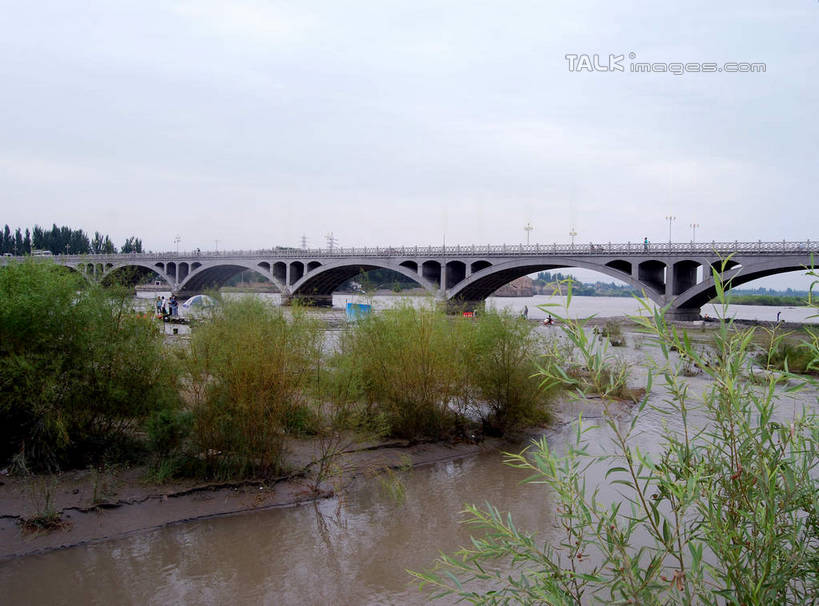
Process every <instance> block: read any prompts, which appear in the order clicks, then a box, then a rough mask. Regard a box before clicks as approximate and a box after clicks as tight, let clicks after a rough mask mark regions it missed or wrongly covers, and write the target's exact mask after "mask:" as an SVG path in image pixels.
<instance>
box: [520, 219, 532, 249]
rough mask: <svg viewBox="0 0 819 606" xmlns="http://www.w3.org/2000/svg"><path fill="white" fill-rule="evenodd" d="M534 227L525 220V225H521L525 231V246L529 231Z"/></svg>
mask: <svg viewBox="0 0 819 606" xmlns="http://www.w3.org/2000/svg"><path fill="white" fill-rule="evenodd" d="M533 229H534V227H532V224H531V223H530V222H528V221H527V222H526V225H524V226H523V231H525V232H526V246H529V233H530V232H531V231H532V230H533Z"/></svg>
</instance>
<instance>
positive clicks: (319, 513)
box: [0, 298, 818, 605]
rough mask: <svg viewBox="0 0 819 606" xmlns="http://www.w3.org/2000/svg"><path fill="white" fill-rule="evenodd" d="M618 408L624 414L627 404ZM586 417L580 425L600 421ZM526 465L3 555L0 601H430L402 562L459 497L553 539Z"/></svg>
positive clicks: (792, 399) (421, 478) (453, 534)
mask: <svg viewBox="0 0 819 606" xmlns="http://www.w3.org/2000/svg"><path fill="white" fill-rule="evenodd" d="M535 299H537V298H535ZM497 301H501V302H509V301H511V300H508V299H498V300H497ZM626 301H628V300H626ZM516 303H517V302H516ZM529 308H530V317H533V316H534V313H533V309H532V308H533V305H530V306H529ZM540 330H543V331H549V330H555V329H554V328H553V327H548V328H546V327H544V328H541V329H540ZM627 339H628V342H629V346H628V347H626V348H621V349H618V350H617V351H618V353H620V355H623V356H625V357H626V358H627V359H629V360H630V361H631V362H632V363H634V364H635V366H634V369H633V370H634V377H633V383H634V384H635V385H640V384H641V382H642V381H643V380H644V377H645V371H644V369H643V368H642V366H641V362H642V361H643V360H644V358H645V356H647V355H651V351H652V350H651V348H649V347H648V346H646V345H645V344H641V342H640V341H639V338H635V336H634V335H627ZM638 345H639V348H638ZM690 384H691V396H692V400H693V399H695V398H696V394H698V393H701V392H702V391H703V390H704V389H705V388H706V387H707V384H706V382H705V381H704V380H703V379H701V378H700V377H694V378H692V379H690ZM665 395H666V393H665V391H664V389H663V387H662V386H660V385H655V387H654V389H653V391H652V395H651V401H652V404H654V405H656V406H657V407H658V409H659V410H662V409H663V407H664V406H665V405H664V403H663V399H664V397H665ZM803 406H808V407H810V408H811V409H812V410H813V411H814V412H816V411H817V410H818V409H817V394H816V392H815V391H807V392H802V393H801V394H796V395H794V394H788V395H785V394H782V399H781V401H780V406H779V412H778V416H779V417H780V420H788V419H790V418H792V416H793V415H795V414H796V413H797V412H798V411H799V410H800V409H801V408H802V407H803ZM659 410H652V409H646V410H645V412H644V413H643V414H642V415H641V417H640V418H639V419H638V421H637V426H636V431H637V432H638V434H639V440H640V448H641V449H642V450H644V451H649V452H652V451H653V452H658V451H659V450H660V448H661V445H660V440H661V428H662V427H663V425H664V424H667V425H669V426H670V427H672V428H674V427H675V426H677V424H678V422H677V420H676V419H675V418H674V417H669V416H667V415H665V414H663V413H662V412H660V411H659ZM621 414H622V416H621V419H622V420H623V421H628V420H630V418H631V417H630V415H631V413H630V412H628V411H626V412H623V413H621ZM585 417H586V418H587V421H586V424H591V425H594V424H597V423H601V420H600V419H599V418H598V419H595V418H589V417H594V415H593V414H592V415H585ZM694 423H696V419H695V420H694ZM574 432H575V425H574V422H568V423H566V424H562V425H556V426H555V427H553V428H551V429H550V430H548V432H547V433H546V434H545V435H546V437H547V439H548V440H549V443H550V444H551V445H552V447H553V448H556V449H558V450H562V449H563V448H564V447H565V445H566V444H567V443H568V440H569V439H571V436H573V435H574ZM586 438H587V440H588V442H589V444H590V445H591V447H592V449H593V450H596V451H598V452H604V451H607V450H610V449H611V446H610V444H611V435H610V434H609V430H608V429H607V428H605V427H604V426H601V427H598V428H595V429H592V430H590V431H589V432H588V433H587V434H586ZM522 447H523V445H522V444H521V445H510V447H509V449H510V450H515V451H517V450H519V449H520V448H522ZM602 474H603V470H602V469H601V468H598V467H593V468H592V469H590V471H589V474H588V479H589V485H590V486H595V485H601V486H603V491H602V493H601V496H602V498H603V499H605V500H616V499H618V496H617V493H616V492H615V491H613V490H612V489H611V487H606V486H605V483H604V482H603V481H602V480H603V476H602ZM524 475H525V474H523V473H522V472H520V471H518V470H514V469H511V468H509V467H506V466H505V465H503V463H502V456H501V454H500V453H496V452H491V453H486V454H482V455H479V456H474V457H470V458H465V459H460V460H455V461H447V462H441V463H437V464H434V465H430V466H427V467H422V468H417V469H414V470H412V471H410V472H406V473H404V475H403V476H402V481H403V482H404V485H405V487H406V493H405V497H404V498H403V499H396V498H394V497H391V496H389V495H388V494H387V493H386V492H385V491H384V490H383V488H382V486H381V483H379V482H378V481H376V480H374V479H373V478H368V479H362V480H358V481H356V482H355V483H354V484H353V486H352V487H351V488H350V489H349V490H348V491H347V492H346V494H345V495H344V497H343V501H339V499H338V498H332V499H326V500H323V501H321V502H318V503H315V504H308V505H301V506H297V507H291V508H284V509H274V510H268V511H262V512H254V513H248V514H243V515H236V516H232V517H223V518H215V519H210V520H205V521H197V522H191V523H186V524H180V525H175V526H171V527H167V528H163V529H159V530H154V531H150V532H146V533H142V534H137V535H134V536H129V537H126V538H121V539H117V540H111V541H107V542H103V543H99V544H92V545H86V546H79V547H74V548H71V549H67V550H63V551H58V552H51V553H47V554H44V555H36V556H29V557H25V558H20V559H17V560H12V561H7V562H4V563H0V596H2V597H0V603H3V604H169V603H190V604H271V605H272V604H373V605H375V604H425V603H427V596H426V594H424V593H421V592H419V591H418V589H417V587H416V586H415V585H414V584H412V582H411V579H410V577H409V576H408V575H407V573H406V572H405V570H407V569H415V570H422V569H425V568H428V567H429V566H430V565H431V564H432V562H433V561H434V559H435V558H436V556H437V555H438V554H439V553H440V551H446V552H452V551H454V550H455V549H457V548H458V547H459V546H460V545H465V544H467V543H468V540H469V534H470V532H469V530H468V529H467V528H464V527H463V526H461V525H459V524H458V520H459V519H460V516H459V513H458V512H459V511H461V510H462V508H463V506H464V504H467V503H475V504H482V503H484V502H487V501H488V502H491V503H492V504H494V505H496V506H497V507H498V508H500V509H501V510H502V511H508V512H511V514H512V516H513V518H514V520H515V523H516V525H517V526H518V527H519V528H524V529H531V530H534V531H537V533H538V536H539V538H540V539H541V540H543V539H549V538H552V539H556V538H557V537H556V532H557V531H556V529H555V527H554V525H553V516H552V509H553V507H552V503H551V501H550V496H549V493H548V491H547V490H546V489H545V488H543V487H542V486H535V485H523V484H521V483H520V482H521V480H522V479H523V477H524ZM440 603H444V604H445V603H451V600H450V601H447V600H443V601H441V602H440Z"/></svg>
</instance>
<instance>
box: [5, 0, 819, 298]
mask: <svg viewBox="0 0 819 606" xmlns="http://www.w3.org/2000/svg"><path fill="white" fill-rule="evenodd" d="M0 8H2V13H0V14H2V19H1V20H0V87H1V88H0V91H2V95H1V96H0V109H2V111H0V195H2V198H1V199H2V213H0V222H2V223H8V224H9V225H12V226H17V225H22V226H30V225H34V224H35V223H39V224H42V225H49V226H50V225H51V223H52V222H56V223H57V224H68V225H72V226H74V227H82V228H84V229H86V230H91V231H93V230H95V229H98V230H100V231H103V232H107V233H110V234H111V236H112V237H113V239H114V241H115V242H116V243H117V244H121V243H122V241H124V239H125V238H126V237H127V236H129V235H131V234H136V235H138V236H141V237H142V238H143V241H144V244H145V246H146V247H147V248H149V249H153V250H170V249H173V248H174V246H175V245H174V243H173V239H174V236H175V235H176V234H179V235H180V236H181V238H182V244H181V246H182V248H186V249H192V248H197V247H199V248H202V249H212V248H213V247H214V246H215V242H216V240H219V248H220V249H221V248H262V247H265V248H266V247H270V246H275V245H298V244H299V242H300V239H301V236H302V234H306V236H307V238H308V243H309V244H310V245H313V246H319V245H323V244H324V234H326V233H328V232H330V231H332V232H334V234H335V236H336V237H337V239H338V241H339V243H340V244H341V245H342V246H364V245H367V246H369V245H379V244H389V245H402V244H407V245H409V244H437V243H440V242H441V241H442V239H443V238H444V234H445V237H446V241H447V243H452V244H455V243H461V244H472V243H493V244H500V243H504V242H506V243H517V242H521V241H524V240H525V232H524V230H523V226H524V225H525V224H526V222H527V221H531V223H532V224H533V225H534V228H535V229H534V231H533V232H532V235H531V238H532V242H536V241H537V242H553V241H557V242H567V241H568V240H569V231H570V229H571V226H572V225H574V226H575V228H576V231H577V232H578V234H579V235H578V237H577V239H578V240H579V241H582V242H589V241H592V242H607V241H613V242H617V241H619V242H624V241H633V242H634V241H641V240H642V238H643V237H644V236H647V237H648V238H649V239H651V240H652V241H665V240H667V239H668V223H667V222H666V221H665V219H664V217H665V216H666V215H669V214H672V215H675V216H676V217H677V220H676V222H675V223H674V224H673V225H672V236H673V239H674V240H675V241H688V240H690V239H691V230H690V228H689V225H690V224H691V223H699V224H701V227H700V228H699V229H698V230H697V240H708V241H710V240H737V239H738V240H758V239H762V240H781V239H783V238H787V239H791V240H793V239H808V238H810V239H819V229H817V226H819V221H817V219H819V203H817V189H819V188H818V187H817V186H819V170H818V169H817V168H818V167H819V162H817V148H818V147H819V77H817V74H818V73H819V2H817V1H816V0H788V1H780V2H772V1H769V2H761V1H755V0H743V1H741V2H738V1H737V2H734V1H729V2H720V3H714V2H706V1H699V0H691V1H689V2H686V3H684V4H683V3H662V2H648V1H646V2H616V3H615V2H610V1H583V2H581V1H578V2H572V3H570V2H544V1H542V0H539V1H533V2H526V1H520V0H519V1H516V2H506V3H501V2H476V1H470V2H424V1H419V0H413V1H412V2H398V1H396V2H379V1H376V0H370V1H369V2H308V1H305V2H298V3H296V2H287V3H284V2H281V3H277V2H262V1H259V2H247V1H243V0H232V1H231V2H215V1H210V0H191V1H189V2H173V1H165V2H152V1H151V0H140V1H138V2H137V1H134V2H130V1H128V2H125V1H123V2H111V1H106V2H103V1H95V0H90V1H87V2H67V1H65V0H61V1H56V2H47V1H41V2H31V3H21V2H6V1H3V0H0ZM567 53H573V54H582V53H587V54H593V53H598V54H600V55H601V57H602V60H603V62H605V63H607V62H608V56H609V54H614V55H624V56H625V59H624V60H623V61H622V62H621V63H622V65H623V66H624V68H625V72H623V73H620V72H609V73H603V72H599V71H595V72H586V71H584V72H574V73H572V72H570V71H569V62H568V61H567V59H566V58H565V55H566V54H567ZM629 53H634V54H635V55H636V58H635V59H634V61H645V62H650V63H655V62H682V63H690V62H713V63H716V64H718V65H719V66H723V64H724V63H726V62H748V63H757V62H762V63H764V64H765V73H726V72H719V73H699V74H697V73H686V74H682V75H674V74H671V73H652V74H646V73H630V72H629V69H630V64H631V63H632V60H631V59H630V58H629ZM770 280H773V281H768V282H766V284H767V285H774V286H776V285H779V284H785V282H783V281H782V280H785V278H784V277H780V278H778V279H770ZM791 282H793V283H794V285H800V286H801V285H802V284H803V283H804V280H798V281H794V280H793V279H790V280H789V281H788V283H791Z"/></svg>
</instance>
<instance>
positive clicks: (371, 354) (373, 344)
mask: <svg viewBox="0 0 819 606" xmlns="http://www.w3.org/2000/svg"><path fill="white" fill-rule="evenodd" d="M452 325H453V323H452V322H451V319H450V318H447V316H446V315H445V314H444V313H443V312H441V311H439V310H436V309H434V308H432V307H425V308H422V309H416V308H414V307H412V306H411V305H409V304H406V303H405V304H402V305H399V306H397V307H395V308H392V309H387V310H384V311H382V312H379V313H377V314H371V315H369V316H367V317H365V318H362V319H360V320H359V321H358V322H357V323H356V324H355V325H353V326H352V327H350V328H349V329H348V330H347V331H346V332H345V333H344V334H343V335H342V336H341V338H340V341H339V350H338V352H337V354H336V357H335V359H334V360H332V361H331V367H335V368H337V369H341V370H342V374H341V375H340V376H339V374H337V376H336V378H335V379H334V381H333V382H334V384H335V385H341V386H345V387H343V388H342V389H341V391H340V392H339V395H340V396H341V397H342V398H344V399H346V400H347V402H350V401H359V402H361V403H363V405H364V409H365V413H364V414H365V416H366V417H370V418H373V417H376V418H377V417H379V416H383V418H384V419H386V421H387V425H388V428H389V429H388V432H389V433H390V434H391V435H394V436H398V437H405V438H410V439H417V438H432V439H440V438H443V437H445V436H448V435H450V434H451V432H452V430H453V428H454V427H455V412H454V411H453V409H452V408H451V407H450V406H449V403H450V401H452V400H453V399H454V398H455V397H456V395H457V386H458V385H459V380H460V364H459V357H458V354H457V339H456V338H453V334H452V332H451V329H452Z"/></svg>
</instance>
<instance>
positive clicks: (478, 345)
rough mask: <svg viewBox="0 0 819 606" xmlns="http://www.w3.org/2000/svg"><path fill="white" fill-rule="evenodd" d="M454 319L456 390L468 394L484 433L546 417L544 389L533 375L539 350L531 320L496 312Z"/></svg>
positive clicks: (533, 422) (506, 430) (505, 429)
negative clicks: (457, 362) (459, 378)
mask: <svg viewBox="0 0 819 606" xmlns="http://www.w3.org/2000/svg"><path fill="white" fill-rule="evenodd" d="M460 322H461V323H462V324H463V329H462V330H461V331H460V333H459V338H460V340H461V343H460V347H459V349H460V355H461V364H462V368H461V372H462V373H463V388H462V393H464V394H466V395H468V396H469V397H471V398H472V399H473V401H474V402H473V405H474V407H475V408H476V409H477V410H478V411H479V412H480V416H481V417H482V419H483V424H484V428H485V430H486V432H487V433H489V434H493V435H502V434H504V433H506V432H508V431H510V430H512V429H515V428H519V427H522V426H526V425H533V424H537V423H542V422H544V421H546V420H547V419H548V401H549V399H550V392H549V390H546V389H541V388H540V381H539V380H538V379H537V378H536V377H535V376H534V375H535V373H536V371H537V366H536V365H535V360H536V358H537V356H538V355H539V354H540V353H541V350H542V345H541V340H540V338H539V337H538V336H537V333H536V332H535V330H534V325H533V324H532V323H530V322H527V321H526V320H525V319H523V318H521V317H520V316H517V315H512V314H508V313H502V312H497V311H487V312H485V313H482V314H481V315H480V316H478V318H476V319H475V320H474V321H464V320H460ZM464 329H465V330H464ZM487 408H488V414H487V412H486V409H487Z"/></svg>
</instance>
